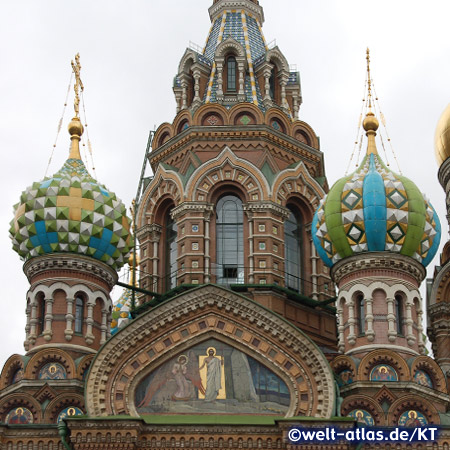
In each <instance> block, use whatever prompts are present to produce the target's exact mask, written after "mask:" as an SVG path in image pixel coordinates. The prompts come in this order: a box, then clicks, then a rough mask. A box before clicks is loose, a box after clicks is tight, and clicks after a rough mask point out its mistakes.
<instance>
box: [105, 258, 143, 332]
mask: <svg viewBox="0 0 450 450" xmlns="http://www.w3.org/2000/svg"><path fill="white" fill-rule="evenodd" d="M139 262H140V260H139V257H138V256H137V255H136V257H135V256H134V253H133V252H131V254H130V257H129V258H128V264H129V266H130V272H129V276H130V278H131V284H132V285H133V286H137V282H136V273H135V271H134V270H133V266H134V265H135V263H136V266H139ZM132 296H133V291H132V290H131V289H130V288H125V289H124V290H123V292H122V295H121V296H120V297H119V299H118V300H117V301H116V302H115V303H114V306H113V310H112V320H111V335H114V334H116V333H117V332H118V331H119V330H120V329H121V328H123V327H124V326H125V325H127V324H128V323H130V321H131V320H132V319H133V316H132V315H131V304H132Z"/></svg>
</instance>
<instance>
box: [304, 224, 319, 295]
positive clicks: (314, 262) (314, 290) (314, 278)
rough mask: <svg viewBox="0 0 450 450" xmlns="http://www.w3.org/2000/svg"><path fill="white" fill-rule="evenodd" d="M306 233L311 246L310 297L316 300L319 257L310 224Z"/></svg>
mask: <svg viewBox="0 0 450 450" xmlns="http://www.w3.org/2000/svg"><path fill="white" fill-rule="evenodd" d="M306 232H307V235H308V236H309V247H310V248H311V282H312V292H311V298H313V299H314V300H318V291H317V280H318V274H317V260H318V259H319V257H318V256H317V253H316V246H315V245H314V242H313V240H312V236H311V224H308V225H307V228H306Z"/></svg>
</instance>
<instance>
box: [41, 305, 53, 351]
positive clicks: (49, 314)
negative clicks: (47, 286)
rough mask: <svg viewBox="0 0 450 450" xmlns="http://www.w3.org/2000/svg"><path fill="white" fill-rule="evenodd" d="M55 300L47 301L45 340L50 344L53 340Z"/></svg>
mask: <svg viewBox="0 0 450 450" xmlns="http://www.w3.org/2000/svg"><path fill="white" fill-rule="evenodd" d="M53 302H54V300H53V298H46V299H45V330H44V332H43V335H44V339H45V340H46V341H47V342H48V341H50V340H51V339H52V335H53V332H52V321H53Z"/></svg>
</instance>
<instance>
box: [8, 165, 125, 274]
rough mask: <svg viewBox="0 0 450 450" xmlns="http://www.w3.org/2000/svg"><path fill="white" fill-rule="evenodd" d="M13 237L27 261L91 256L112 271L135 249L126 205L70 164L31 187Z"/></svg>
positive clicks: (22, 201) (22, 200)
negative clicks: (48, 256)
mask: <svg viewBox="0 0 450 450" xmlns="http://www.w3.org/2000/svg"><path fill="white" fill-rule="evenodd" d="M10 237H11V239H12V243H13V248H14V250H15V251H16V252H17V253H18V254H19V255H20V257H21V258H22V259H24V260H28V259H30V258H33V257H35V256H40V255H44V254H48V253H60V252H70V253H78V254H82V255H86V256H91V257H93V258H95V259H98V260H100V261H103V262H104V263H106V264H108V265H110V266H111V267H113V268H114V269H120V267H122V266H123V264H124V263H125V262H126V261H127V258H128V255H129V253H130V249H131V247H132V237H131V233H130V220H129V219H128V217H127V216H126V208H125V205H124V204H123V203H122V202H121V201H120V200H119V199H118V198H117V197H116V196H115V194H113V193H111V192H109V191H108V190H107V189H106V188H105V187H104V186H102V185H100V184H99V183H97V181H95V180H94V179H93V178H92V177H91V176H90V175H89V173H88V171H87V170H86V167H85V166H84V164H83V162H82V161H80V160H78V159H69V160H67V161H66V163H65V164H64V166H63V167H62V169H61V170H60V171H59V172H57V173H56V174H55V175H54V176H53V177H52V178H46V179H44V180H43V181H41V182H37V183H33V185H32V186H30V187H29V188H27V189H26V190H25V191H24V192H23V193H22V195H21V197H20V202H19V203H18V204H17V205H15V206H14V219H13V220H12V222H11V228H10Z"/></svg>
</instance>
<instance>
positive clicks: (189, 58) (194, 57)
mask: <svg viewBox="0 0 450 450" xmlns="http://www.w3.org/2000/svg"><path fill="white" fill-rule="evenodd" d="M196 62H198V53H197V52H194V50H191V49H190V48H187V49H186V51H185V52H184V55H183V56H182V57H181V60H180V64H179V65H178V73H179V74H181V73H185V72H189V70H190V68H191V66H192V64H195V63H196Z"/></svg>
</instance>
